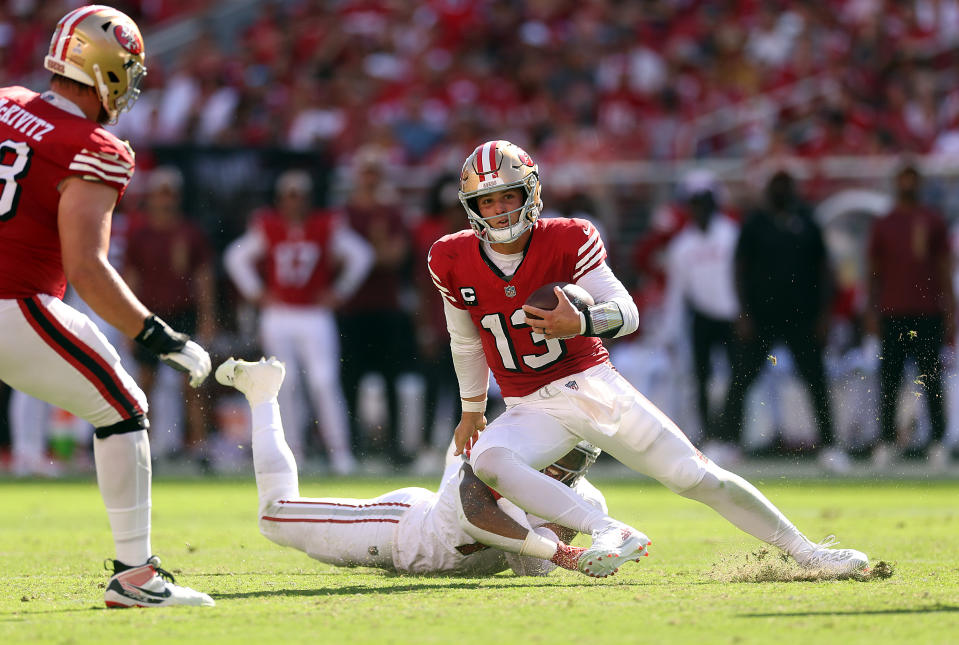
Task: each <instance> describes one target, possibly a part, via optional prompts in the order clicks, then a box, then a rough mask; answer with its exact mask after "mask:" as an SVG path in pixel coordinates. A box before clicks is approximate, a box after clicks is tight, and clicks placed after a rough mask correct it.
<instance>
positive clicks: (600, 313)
mask: <svg viewBox="0 0 959 645" xmlns="http://www.w3.org/2000/svg"><path fill="white" fill-rule="evenodd" d="M576 284H577V285H579V286H581V287H582V288H584V289H586V291H588V292H589V294H590V295H591V296H593V300H595V301H596V304H595V305H593V306H591V307H589V308H588V309H587V310H586V311H585V312H583V321H582V322H583V328H582V333H583V335H584V336H598V337H600V338H619V337H620V336H626V335H627V334H631V333H633V332H634V331H636V330H637V329H639V310H638V309H637V308H636V303H635V302H633V299H632V297H630V295H629V292H628V291H627V290H626V287H625V286H623V283H622V282H620V281H619V278H617V277H616V275H615V274H614V273H613V271H612V269H610V268H609V265H608V264H606V262H601V263H600V264H598V265H597V266H596V267H595V268H594V269H592V270H590V271H588V272H587V273H584V274H583V275H582V276H580V278H579V279H578V280H577V281H576Z"/></svg>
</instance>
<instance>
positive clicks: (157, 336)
mask: <svg viewBox="0 0 959 645" xmlns="http://www.w3.org/2000/svg"><path fill="white" fill-rule="evenodd" d="M133 340H135V341H136V342H138V343H140V345H142V346H143V347H145V348H146V349H148V350H150V351H151V352H153V353H154V354H156V355H157V356H158V357H159V358H160V360H161V361H163V362H164V363H166V364H167V365H169V366H170V367H172V368H173V369H175V370H179V371H181V372H187V373H188V374H189V375H190V386H191V387H199V386H200V384H201V383H203V381H204V380H205V379H206V377H207V375H209V373H210V368H211V366H212V365H211V363H210V355H209V354H207V353H206V350H205V349H203V348H202V347H200V346H199V345H197V344H196V343H194V342H193V341H192V340H190V337H189V336H187V335H186V334H183V333H180V332H178V331H173V329H172V328H171V327H170V326H169V325H168V324H166V323H165V322H163V320H161V319H160V318H158V317H157V316H155V315H152V314H151V315H150V317H149V318H147V319H146V320H145V321H143V329H142V330H140V333H139V334H137V335H136V338H134V339H133Z"/></svg>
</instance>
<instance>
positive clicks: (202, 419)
mask: <svg viewBox="0 0 959 645" xmlns="http://www.w3.org/2000/svg"><path fill="white" fill-rule="evenodd" d="M182 185H183V176H182V175H181V174H180V171H179V170H177V169H176V168H173V167H161V168H157V169H156V170H154V171H153V172H152V173H150V175H149V179H148V180H147V193H146V202H145V213H144V215H145V217H144V218H143V220H142V225H141V226H139V227H138V228H136V229H135V230H134V231H133V232H132V233H131V234H130V238H129V241H128V242H127V249H126V258H125V260H124V264H123V266H124V278H125V279H126V281H127V284H129V285H130V287H131V288H132V289H133V290H134V291H135V292H136V293H139V294H140V297H141V298H142V299H143V302H144V303H147V306H148V307H150V308H151V309H152V310H153V311H154V312H156V314H157V315H158V316H160V317H161V318H163V319H164V320H168V321H171V323H170V324H172V325H173V326H174V328H176V329H182V330H184V331H185V332H186V333H188V334H190V335H191V336H195V337H196V338H197V339H199V340H200V342H202V343H203V344H204V345H209V343H210V341H211V340H212V339H213V335H214V324H215V323H214V321H215V315H214V302H215V295H214V274H213V250H212V247H211V246H210V243H209V241H208V239H207V236H206V234H205V233H204V232H203V231H202V230H201V229H200V228H199V227H198V226H197V225H196V224H194V223H193V222H191V221H189V220H188V219H186V217H185V216H184V215H183V212H182V211H181V210H180V193H181V188H182ZM146 285H149V288H147V287H146ZM133 356H134V358H135V359H136V361H137V364H138V365H139V366H140V374H139V378H138V381H139V382H140V383H141V384H142V386H143V390H144V391H145V392H147V393H150V392H152V391H153V386H154V383H155V380H156V376H157V369H158V368H159V359H158V358H157V357H156V356H155V355H154V354H152V353H150V352H147V351H146V350H144V349H143V348H142V347H141V346H139V345H135V346H134V348H133ZM188 378H189V375H188V374H184V375H183V383H182V387H181V389H182V390H183V400H184V401H185V402H186V403H185V409H184V413H185V415H184V416H185V419H184V421H185V423H184V424H183V427H184V430H185V431H184V436H183V443H184V446H183V447H184V449H185V450H186V452H187V453H188V455H189V456H190V457H191V458H192V459H195V460H196V461H197V462H198V463H200V465H201V466H204V467H205V465H206V460H207V456H206V454H205V443H206V430H207V428H208V427H209V425H210V422H211V420H210V418H209V414H208V412H209V408H210V406H204V405H203V390H202V388H200V389H198V390H195V391H194V390H192V389H188V388H186V384H187V380H188ZM157 417H160V418H162V415H160V414H155V416H154V421H159V419H158V418H157ZM173 423H174V424H175V421H174V422H173ZM155 425H156V427H155V428H154V429H153V432H152V433H151V434H153V435H154V442H155V443H156V442H157V438H156V436H155V435H156V434H157V433H158V432H163V431H166V432H170V431H171V430H172V427H168V428H164V427H162V426H163V424H162V423H156V424H155ZM165 445H168V444H165ZM156 447H157V446H155V448H156ZM156 452H158V453H161V454H162V452H163V451H162V450H156Z"/></svg>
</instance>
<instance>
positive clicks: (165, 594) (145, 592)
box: [130, 585, 170, 599]
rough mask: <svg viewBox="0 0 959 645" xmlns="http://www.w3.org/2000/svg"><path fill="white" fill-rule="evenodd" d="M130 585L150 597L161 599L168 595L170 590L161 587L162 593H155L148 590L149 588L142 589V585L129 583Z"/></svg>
mask: <svg viewBox="0 0 959 645" xmlns="http://www.w3.org/2000/svg"><path fill="white" fill-rule="evenodd" d="M130 586H131V587H133V588H134V589H136V590H137V591H139V592H140V593H143V594H146V595H147V596H150V597H152V598H160V599H163V598H169V597H170V590H169V589H168V588H167V587H164V588H163V593H157V592H155V591H150V590H149V589H144V588H143V587H138V586H136V585H130Z"/></svg>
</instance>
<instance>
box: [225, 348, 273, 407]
mask: <svg viewBox="0 0 959 645" xmlns="http://www.w3.org/2000/svg"><path fill="white" fill-rule="evenodd" d="M215 376H216V380H217V382H218V383H221V384H222V385H226V386H228V387H234V388H236V389H237V390H239V391H240V392H242V393H243V394H244V395H245V396H246V400H247V401H249V402H250V405H257V404H259V403H264V402H266V401H270V400H273V399H275V398H276V395H277V393H279V391H280V386H281V385H283V377H284V376H286V367H285V366H284V365H283V363H282V362H280V361H278V360H277V359H276V358H275V357H273V356H271V357H270V358H261V359H260V360H259V361H257V362H255V363H253V362H250V361H242V360H239V359H237V358H228V359H226V360H225V361H223V363H222V364H221V365H220V366H219V367H218V368H216V375H215Z"/></svg>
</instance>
